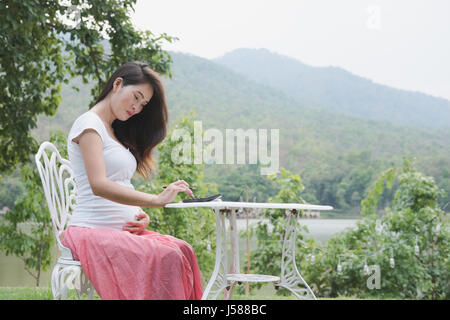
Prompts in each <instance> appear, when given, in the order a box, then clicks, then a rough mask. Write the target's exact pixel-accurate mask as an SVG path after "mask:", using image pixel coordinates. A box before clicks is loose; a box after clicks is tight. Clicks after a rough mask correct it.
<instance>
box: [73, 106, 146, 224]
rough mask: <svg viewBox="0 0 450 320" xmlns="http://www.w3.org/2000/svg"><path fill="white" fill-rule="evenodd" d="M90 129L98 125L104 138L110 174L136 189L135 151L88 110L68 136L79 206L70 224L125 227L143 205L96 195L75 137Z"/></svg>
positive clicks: (97, 128)
mask: <svg viewBox="0 0 450 320" xmlns="http://www.w3.org/2000/svg"><path fill="white" fill-rule="evenodd" d="M86 129H94V130H95V131H97V133H98V134H99V135H100V137H101V138H102V142H103V158H104V160H105V168H106V177H107V178H108V179H110V180H112V181H114V182H116V183H118V184H120V185H122V186H125V187H128V188H130V189H134V187H133V185H132V184H131V178H132V177H133V174H134V172H135V171H136V166H137V162H136V159H135V158H134V156H133V154H132V153H131V152H130V151H129V150H128V149H126V148H125V147H124V146H123V145H121V144H120V143H118V142H117V141H115V140H114V139H113V138H111V137H110V136H109V134H108V132H107V131H106V127H105V125H104V124H103V121H102V120H101V119H100V117H99V116H98V115H97V114H96V113H94V112H92V111H87V112H85V113H83V114H82V115H81V116H79V117H78V118H77V119H76V120H75V122H74V123H73V125H72V128H71V129H70V132H69V136H68V139H67V150H68V153H69V160H70V162H71V166H72V169H73V172H74V179H75V183H76V186H77V197H76V206H75V209H74V211H73V214H72V218H71V221H70V222H69V224H68V225H69V226H81V227H89V228H112V229H118V230H122V228H123V226H124V225H125V222H126V221H130V220H136V218H135V215H136V214H137V213H138V211H139V207H136V206H129V205H124V204H121V203H117V202H114V201H111V200H108V199H105V198H102V197H99V196H96V195H94V193H93V192H92V189H91V185H90V184H89V180H88V177H87V174H86V167H85V165H84V161H83V156H82V154H81V150H80V146H79V145H78V144H77V143H76V142H74V141H72V140H73V139H74V138H76V137H79V136H80V135H81V133H83V131H84V130H86Z"/></svg>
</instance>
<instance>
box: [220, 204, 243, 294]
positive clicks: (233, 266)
mask: <svg viewBox="0 0 450 320" xmlns="http://www.w3.org/2000/svg"><path fill="white" fill-rule="evenodd" d="M237 211H238V210H237V209H236V210H233V209H228V210H226V212H227V217H228V220H229V225H230V245H231V248H230V249H231V250H230V268H229V271H228V273H230V274H233V273H239V272H240V270H241V268H240V263H239V234H238V228H237V222H236V215H237ZM234 285H235V282H234V281H232V283H231V285H228V286H227V287H226V289H225V291H224V294H223V298H224V300H231V298H232V297H233V289H234Z"/></svg>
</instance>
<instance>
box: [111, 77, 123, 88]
mask: <svg viewBox="0 0 450 320" xmlns="http://www.w3.org/2000/svg"><path fill="white" fill-rule="evenodd" d="M122 85H123V79H122V78H121V77H117V78H116V80H114V83H113V92H117V90H119V88H120V87H121V86H122Z"/></svg>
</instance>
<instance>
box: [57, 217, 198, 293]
mask: <svg viewBox="0 0 450 320" xmlns="http://www.w3.org/2000/svg"><path fill="white" fill-rule="evenodd" d="M62 245H64V246H65V247H68V248H69V249H70V250H71V251H72V254H73V257H74V259H75V260H79V261H80V263H81V267H82V268H83V271H84V272H85V274H86V276H87V277H88V279H89V280H90V281H91V282H92V284H93V286H94V288H95V290H96V292H97V293H98V295H99V296H100V298H102V299H104V300H116V299H120V300H144V299H145V300H171V299H176V300H197V299H201V297H202V293H203V289H202V277H201V273H200V269H199V267H198V263H197V257H196V256H195V253H194V250H193V248H192V246H191V245H190V244H188V243H187V242H185V241H184V240H180V239H177V238H175V237H173V236H170V235H162V234H159V233H157V232H154V231H149V230H144V231H143V232H142V233H141V234H140V235H135V234H132V233H130V232H128V231H119V230H114V229H93V228H85V227H77V226H70V227H68V228H67V230H66V231H64V234H63V239H62Z"/></svg>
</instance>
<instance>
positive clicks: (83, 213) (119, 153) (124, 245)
mask: <svg viewBox="0 0 450 320" xmlns="http://www.w3.org/2000/svg"><path fill="white" fill-rule="evenodd" d="M167 119H168V115H167V107H166V103H165V96H164V89H163V86H162V84H161V81H160V79H159V77H158V74H157V73H156V72H154V71H153V70H152V69H151V68H150V67H149V66H148V65H146V64H143V63H141V62H130V63H126V64H124V65H123V66H121V67H120V68H119V69H118V70H117V71H116V72H115V73H114V74H113V75H112V76H111V78H110V79H109V81H108V83H107V84H106V86H105V88H104V89H103V92H102V93H101V94H100V96H99V98H98V99H97V101H96V103H95V104H94V106H93V107H92V108H91V109H90V110H89V111H87V112H85V113H84V114H82V115H81V116H79V117H78V118H77V119H76V120H75V122H74V124H73V126H72V128H71V130H70V132H69V136H68V140H67V149H68V153H69V159H70V161H71V164H72V168H73V171H74V175H75V182H76V185H77V206H76V208H75V209H74V212H73V216H72V219H71V221H70V223H69V226H68V228H67V230H66V231H65V232H64V234H63V239H62V240H63V241H62V243H63V245H64V246H67V247H68V248H70V249H71V250H72V253H73V256H74V258H75V259H77V260H79V261H80V262H81V266H82V268H83V270H84V272H85V273H86V275H87V277H88V278H89V280H90V281H91V282H92V284H93V286H94V288H95V290H96V291H97V293H98V294H99V296H100V297H101V298H102V299H200V298H201V295H202V280H201V274H200V270H199V268H198V264H197V258H196V256H195V253H194V251H193V248H192V246H190V245H189V244H188V243H186V242H185V241H183V240H180V239H177V238H175V237H172V236H169V235H161V234H159V233H157V232H153V231H149V230H147V229H146V227H147V226H148V224H149V217H148V216H147V214H145V212H144V211H143V210H141V209H140V207H155V208H160V207H163V206H164V205H165V204H167V203H170V202H172V201H173V200H174V199H175V197H176V195H177V194H178V192H185V193H186V194H188V195H189V196H190V197H194V195H193V194H192V191H191V190H190V189H189V185H188V183H186V182H185V181H184V180H178V181H176V182H173V183H171V184H169V185H168V186H167V188H166V189H164V191H163V192H161V193H160V194H158V195H153V194H147V193H144V192H140V191H137V190H134V188H133V185H132V184H131V182H130V180H131V178H132V176H133V174H134V172H135V171H136V169H137V170H138V172H139V173H140V174H141V175H143V176H144V177H146V178H147V177H148V174H147V170H149V171H150V173H151V172H152V171H153V164H154V160H153V158H152V150H153V149H154V148H155V147H156V146H157V145H158V144H159V143H160V142H161V141H163V139H164V138H165V136H166V126H167Z"/></svg>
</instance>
